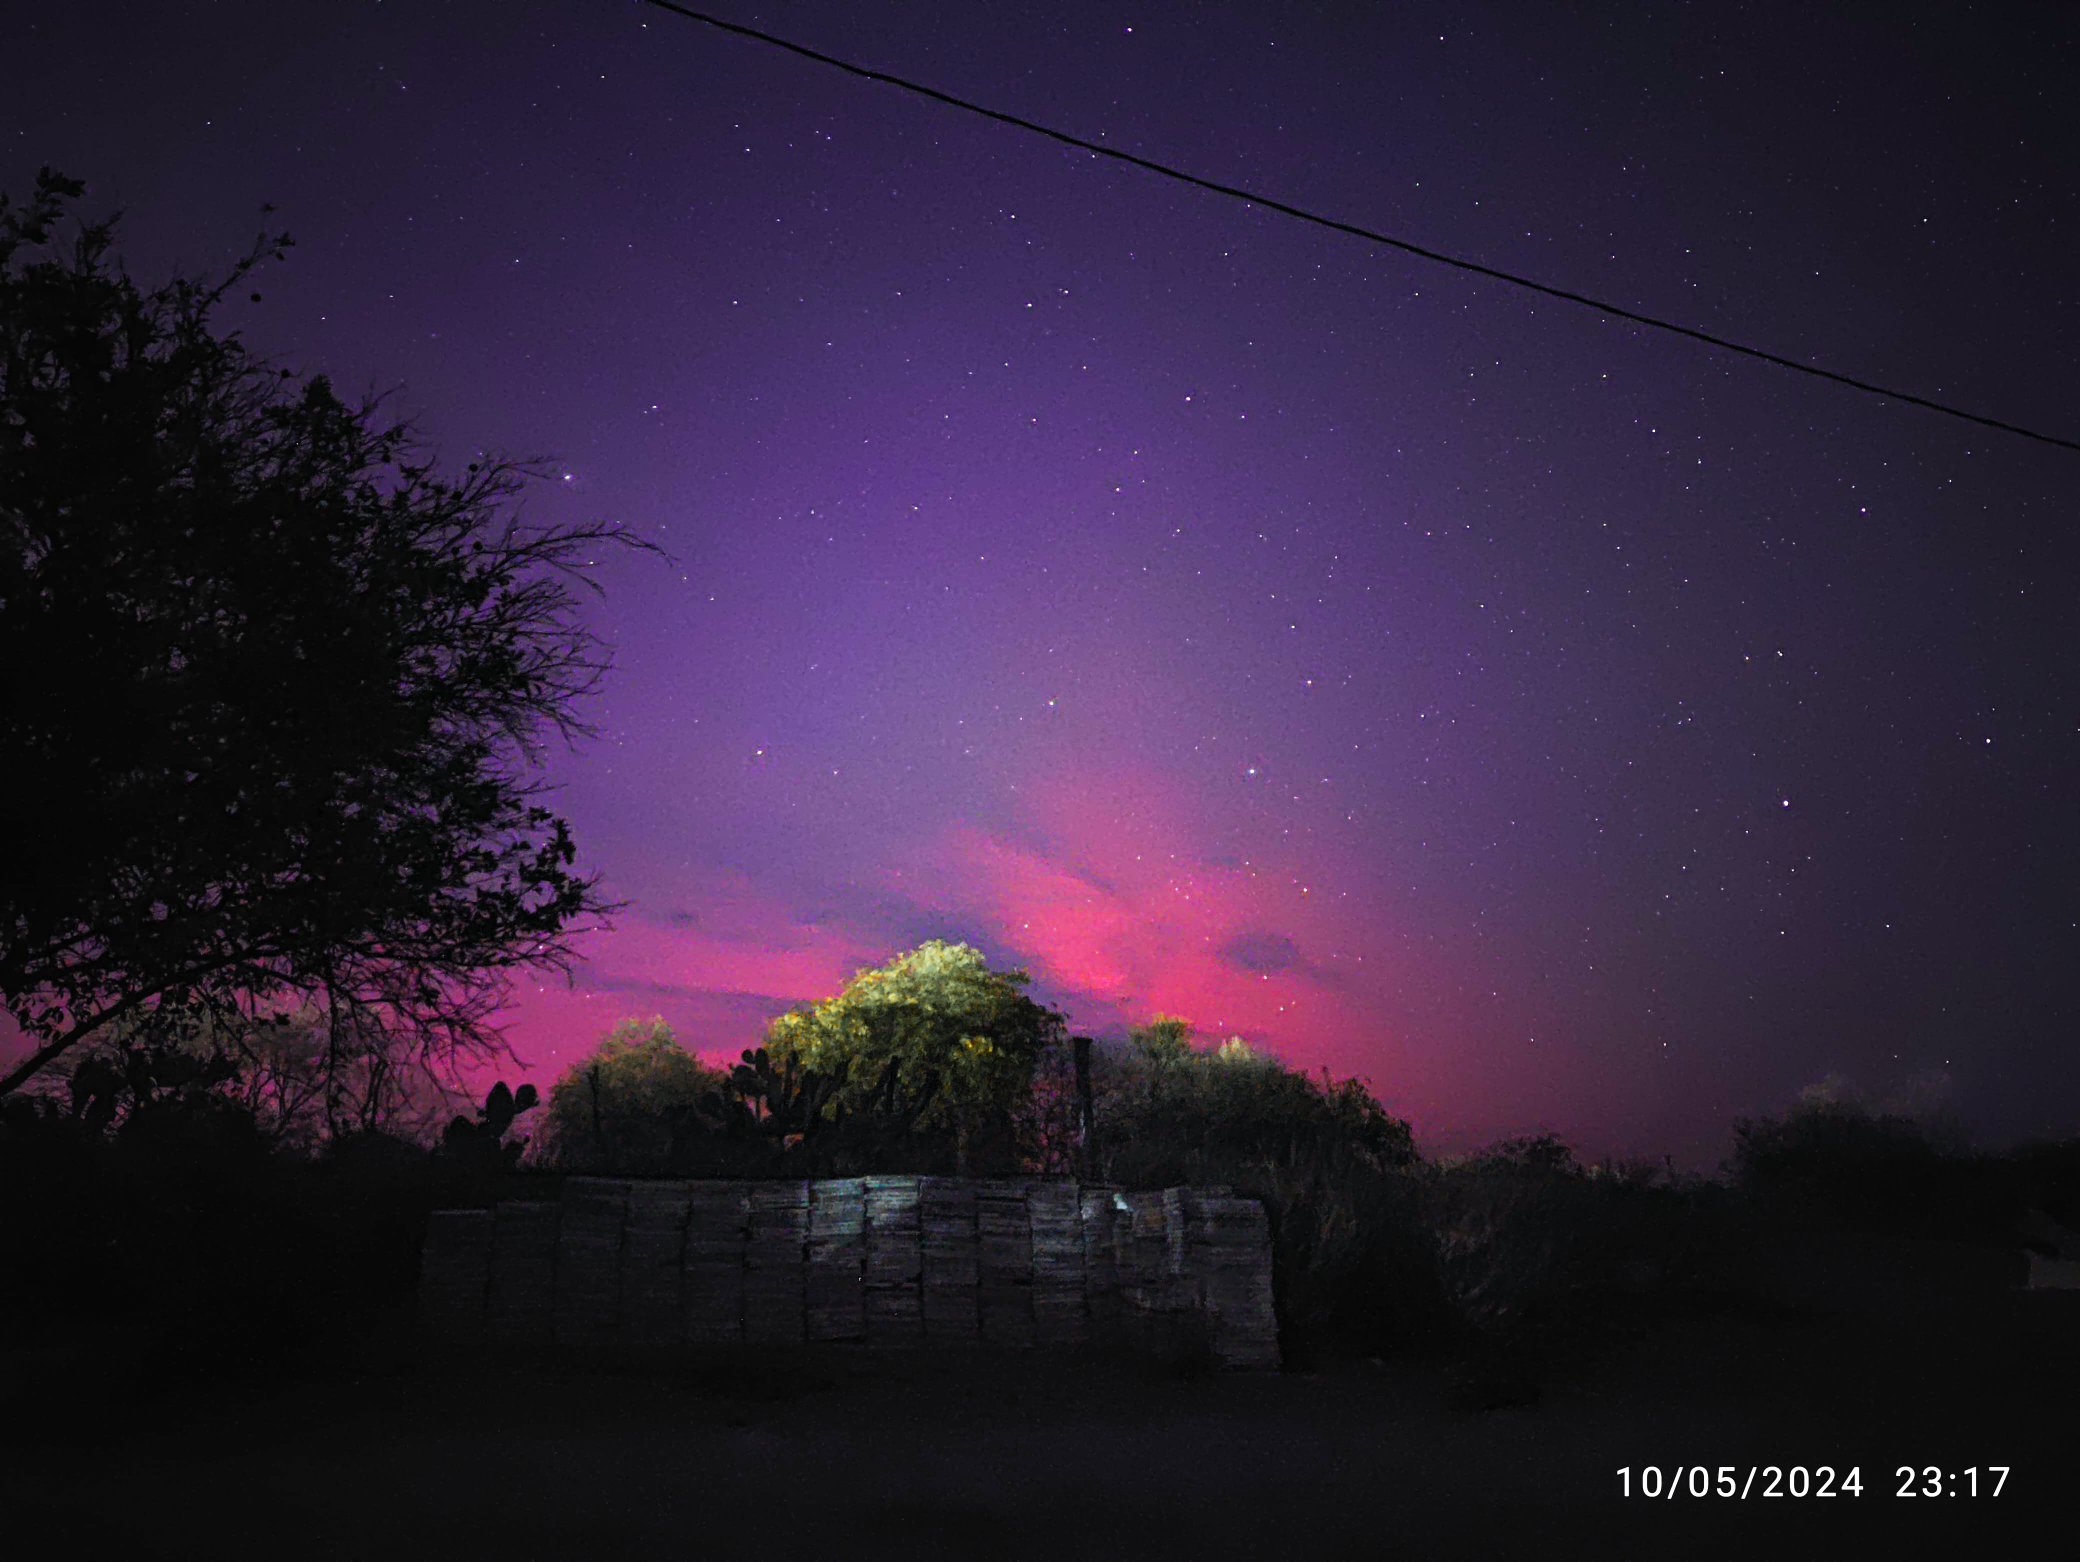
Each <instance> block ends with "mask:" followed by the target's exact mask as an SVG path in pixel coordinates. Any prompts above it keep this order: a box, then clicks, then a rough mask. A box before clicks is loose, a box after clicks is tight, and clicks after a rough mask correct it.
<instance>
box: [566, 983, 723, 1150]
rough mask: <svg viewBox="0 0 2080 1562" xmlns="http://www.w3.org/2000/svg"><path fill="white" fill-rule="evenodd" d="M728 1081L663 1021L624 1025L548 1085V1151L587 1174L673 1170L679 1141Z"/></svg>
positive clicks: (659, 1018) (636, 1021) (656, 1017)
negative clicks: (706, 1100) (705, 1100)
mask: <svg viewBox="0 0 2080 1562" xmlns="http://www.w3.org/2000/svg"><path fill="white" fill-rule="evenodd" d="M724 1084H725V1079H724V1076H723V1074H722V1073H721V1072H720V1071H719V1070H717V1069H712V1068H709V1067H708V1066H707V1065H706V1064H705V1063H703V1062H701V1060H700V1059H699V1058H697V1057H695V1056H694V1055H693V1054H692V1053H690V1052H688V1051H687V1050H686V1049H685V1048H684V1047H682V1046H680V1045H679V1041H678V1038H677V1037H675V1036H674V1035H673V1034H672V1028H671V1026H669V1025H667V1024H666V1023H665V1022H664V1019H663V1017H662V1016H659V1015H653V1016H651V1017H650V1018H648V1019H628V1020H623V1021H622V1022H621V1023H620V1024H619V1025H616V1026H615V1027H614V1028H613V1029H612V1030H611V1031H609V1032H608V1033H607V1034H606V1035H605V1036H603V1037H602V1038H601V1039H600V1043H599V1045H598V1046H596V1047H595V1048H593V1050H592V1051H591V1052H590V1053H588V1054H587V1055H586V1056H585V1057H583V1058H580V1059H579V1060H578V1061H577V1062H575V1063H573V1064H571V1065H570V1067H568V1068H566V1069H565V1070H564V1071H563V1073H562V1074H560V1075H559V1076H558V1077H557V1080H556V1083H555V1084H553V1085H551V1086H550V1087H549V1110H548V1114H547V1118H548V1120H547V1123H546V1126H545V1127H544V1130H543V1132H544V1133H545V1135H546V1136H547V1140H548V1154H549V1156H550V1157H551V1158H552V1159H554V1160H555V1161H556V1162H557V1163H558V1164H560V1165H564V1166H571V1167H578V1168H582V1169H584V1170H587V1171H617V1172H662V1171H667V1170H670V1169H672V1162H673V1150H674V1145H675V1142H676V1141H677V1140H678V1139H680V1138H683V1136H684V1134H685V1132H686V1131H687V1126H688V1125H689V1124H690V1123H691V1121H692V1120H693V1115H694V1114H695V1113H696V1112H698V1111H699V1110H700V1107H701V1102H702V1099H703V1098H704V1097H707V1096H710V1095H712V1094H713V1093H715V1092H716V1091H718V1090H720V1089H721V1088H722V1087H723V1085H724Z"/></svg>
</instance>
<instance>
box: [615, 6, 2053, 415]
mask: <svg viewBox="0 0 2080 1562" xmlns="http://www.w3.org/2000/svg"><path fill="white" fill-rule="evenodd" d="M644 4H646V5H650V6H654V7H656V8H657V9H658V10H660V11H669V12H671V14H672V15H674V16H680V17H684V18H685V19H686V20H687V21H689V22H700V23H702V24H704V25H706V26H708V27H713V28H715V29H716V30H717V31H720V32H726V33H734V34H736V35H737V36H738V37H741V38H751V39H755V40H756V41H758V42H759V43H764V44H770V45H772V46H773V47H774V48H776V49H785V50H786V51H787V52H788V53H789V54H796V55H800V56H801V57H802V58H803V59H805V60H814V61H815V62H816V63H817V64H819V65H829V66H832V67H834V68H836V69H838V70H841V71H844V72H845V73H846V74H848V75H851V76H858V77H860V78H861V79H863V80H866V81H878V82H881V83H883V84H884V85H886V86H890V87H900V88H901V89H902V90H903V91H905V92H910V93H915V94H916V95H917V96H918V97H921V98H929V99H931V100H932V101H933V102H934V103H943V104H945V105H946V106H947V107H948V108H957V109H961V110H963V111H964V112H966V113H969V114H978V115H980V116H981V117H982V118H984V119H993V120H995V121H996V122H997V123H998V124H1000V125H1010V126H1012V127H1013V128H1015V129H1018V130H1025V131H1030V132H1031V133H1032V134H1034V135H1036V136H1045V137H1046V138H1047V139H1048V140H1050V141H1058V142H1060V143H1061V144H1062V145H1063V146H1071V147H1075V148H1076V149H1077V150H1078V151H1081V152H1089V153H1091V154H1092V155H1093V156H1096V157H1109V158H1111V159H1112V160H1113V161H1114V162H1117V163H1129V164H1131V165H1132V166H1134V167H1136V168H1140V169H1144V170H1146V171H1147V172H1149V173H1152V174H1160V175H1161V176H1162V177H1163V178H1165V179H1174V180H1176V181H1177V182H1178V183H1180V184H1188V185H1191V186H1193V187H1194V188H1196V189H1200V190H1208V191H1211V192H1212V193H1213V194H1215V195H1225V196H1228V197H1229V198H1230V199H1233V200H1238V201H1247V202H1248V203H1249V204H1251V205H1253V206H1262V207H1265V208H1267V209H1268V210H1271V211H1275V212H1280V213H1283V214H1284V215H1285V216H1288V217H1297V218H1298V219H1299V220H1300V221H1302V222H1309V223H1313V224H1314V225H1315V226H1316V227H1318V228H1328V229H1330V230H1332V231H1334V232H1336V233H1347V234H1349V235H1350V236H1351V237H1353V238H1359V239H1365V240H1367V241H1368V242H1370V243H1373V244H1384V245H1386V246H1387V247H1388V248H1389V249H1397V250H1400V251H1401V252H1402V253H1403V254H1407V255H1414V256H1416V257H1417V258H1418V259H1420V260H1429V261H1435V262H1436V263H1437V264H1439V265H1441V266H1450V267H1452V268H1454V269H1455V270H1459V271H1467V272H1471V273H1472V274H1473V275H1475V276H1478V277H1488V278H1490V279H1491V280H1493V281H1496V282H1507V283H1509V284H1510V285H1511V286H1512V287H1520V288H1525V289H1527V290H1528V291H1530V292H1533V293H1541V294H1544V295H1545V296H1546V297H1547V298H1557V299H1560V300H1562V301H1564V302H1566V303H1570V304H1580V305H1582V306H1583V307H1584V308H1587V309H1593V310H1595V311H1597V313H1599V314H1604V315H1611V316H1614V317H1615V318H1617V319H1620V320H1630V321H1631V322H1633V323H1634V324H1635V325H1644V326H1651V327H1652V328H1653V329H1655V330H1657V331H1667V332H1670V333H1671V334H1673V335H1676V336H1686V337H1688V338H1689V339H1690V340H1691V341H1693V342H1703V343H1704V344H1705V345H1706V346H1707V347H1716V348H1718V349H1720V350H1721V351H1722V352H1729V353H1738V354H1739V355H1740V356H1742V357H1743V358H1754V359H1758V360H1760V361H1761V362H1763V363H1770V364H1775V365H1776V366H1777V367H1778V368H1780V369H1790V370H1793V371H1795V372H1796V373H1799V374H1805V375H1810V376H1812V377H1813V378H1814V379H1816V380H1826V381H1829V382H1830V383H1832V384H1835V385H1846V386H1847V387H1848V388H1849V389H1851V390H1859V391H1863V392H1865V393H1866V394H1868V395H1872V396H1882V397H1885V398H1886V399H1887V400H1890V401H1902V402H1905V403H1907V404H1908V405H1909V406H1914V407H1925V408H1927V409H1928V410H1929V411H1930V412H1940V413H1942V414H1943V415H1944V416H1945V417H1951V418H1959V419H1962V420H1963V421H1964V422H1966V423H1976V424H1978V425H1979V426H1980V427H1982V428H1992V429H1999V430H2000V431H2001V432H2002V433H2004V434H2017V435H2020V436H2021V437H2022V438H2024V439H2033V440H2035V441H2037V442H2038V443H2039V444H2044V445H2053V446H2056V447H2057V448H2058V449H2060V450H2073V451H2080V440H2072V439H2063V438H2060V437H2059V436H2058V435H2056V434H2046V433H2043V432H2041V431H2040V430H2037V429H2033V428H2024V427H2023V426H2022V425H2021V424H2019V423H2009V422H2005V421H2004V420H2002V419H2000V418H1990V417H1987V416H1986V415H1985V414H1983V413H1978V412H1968V411H1966V410H1965V409H1964V408H1962V407H1953V406H1951V405H1949V404H1948V403H1947V402H1941V401H1933V400H1931V399H1930V398H1928V397H1926V396H1916V395H1914V394H1912V393H1911V392H1908V391H1902V390H1892V389H1890V388H1888V387H1886V386H1883V385H1875V384H1873V383H1871V382H1870V381H1869V380H1859V379H1857V378H1855V377H1854V376H1853V375H1848V374H1838V373H1836V372H1835V371H1834V370H1832V369H1823V368H1820V367H1819V366H1817V365H1815V364H1810V363H1800V362H1799V361H1798V360H1797V359H1796V358H1786V357H1784V356H1783V355H1782V354H1781V353H1773V352H1769V351H1767V350H1765V349H1763V348H1760V347H1750V346H1748V345H1746V344H1745V343H1742V342H1735V341H1730V340H1728V339H1727V338H1726V337H1723V336H1714V335H1713V334H1712V333H1711V332H1709V331H1700V330H1698V329H1697V328H1696V327H1694V326H1687V325H1679V324H1677V323H1676V322H1675V321H1673V320H1663V319H1660V318H1659V317H1657V316H1655V315H1648V314H1642V313H1640V312H1639V311H1638V310H1636V309H1627V308H1625V307H1623V306H1622V305H1619V304H1613V303H1608V302H1606V301H1605V300H1603V299H1600V298H1591V297H1590V296H1589V295H1588V294H1586V293H1576V292H1573V291H1571V290H1570V289H1568V288H1564V287H1555V286H1554V285H1553V284H1552V283H1550V282H1540V281H1537V280H1535V279H1533V278H1531V277H1525V276H1519V275H1517V274H1516V273H1515V272H1512V271H1503V270H1501V269H1499V268H1497V267H1495V266H1484V265H1482V264H1481V263H1480V262H1479V261H1475V260H1466V259H1464V258H1462V257H1460V256H1457V255H1447V254H1445V253H1444V252H1443V251H1441V250H1434V249H1428V248H1426V247H1424V246H1423V245H1421V244H1412V243H1410V242H1409V241H1408V240H1407V239H1397V238H1395V237H1393V236H1392V235H1391V234H1386V233H1380V232H1378V231H1376V230H1375V229H1372V228H1366V227H1361V226H1360V225H1359V224H1357V223H1354V222H1342V221H1340V220H1338V219H1337V218H1334V217H1324V216H1322V215H1321V214H1320V213H1319V212H1311V211H1308V210H1307V209H1306V208H1305V207H1301V206H1294V205H1291V204H1290V203H1288V202H1285V201H1279V200H1274V199H1272V198H1271V197H1270V196H1268V195H1259V194H1257V193H1256V192H1255V191H1253V190H1245V189H1242V188H1240V187H1239V186H1236V185H1232V184H1221V183H1220V182H1218V181H1217V180H1213V179H1204V178H1201V177H1200V176H1199V175H1197V174H1192V173H1186V172H1185V171H1184V170H1183V169H1181V168H1172V167H1170V166H1169V165H1168V164H1166V163H1158V162H1156V161H1154V160H1153V159H1151V158H1146V157H1137V156H1136V155H1135V154H1134V153H1132V152H1123V151H1121V150H1120V149H1119V148H1118V147H1112V146H1104V145H1102V144H1100V143H1098V142H1095V141H1086V140H1085V139H1084V138H1083V137H1081V136H1074V135H1071V134H1069V132H1068V131H1066V130H1056V129H1054V128H1053V127H1051V126H1048V125H1042V124H1039V123H1037V122H1036V121H1034V120H1030V119H1021V118H1020V117H1019V116H1018V115H1016V114H1007V113H1005V112H1004V111H1003V110H1002V109H994V108H988V107H985V106H984V105H982V104H980V103H972V102H970V101H969V100H968V99H966V98H957V97H955V96H954V95H953V94H952V93H950V92H941V91H939V90H938V89H937V88H936V87H927V86H925V85H923V84H922V83H921V82H915V81H910V80H907V79H906V78H904V77H901V76H893V75H890V74H889V73H888V72H887V71H878V70H874V69H871V68H870V67H868V66H865V65H855V64H853V63H852V62H851V61H849V60H841V59H839V58H837V57H836V56H835V55H830V54H824V53H822V52H821V51H819V50H816V49H812V48H810V47H808V46H807V45H806V44H799V43H795V42H792V41H791V40H789V39H786V38H781V37H777V36H775V35H774V34H772V33H768V32H761V31H759V29H757V28H756V27H746V26H744V25H743V24H742V23H740V22H726V21H724V20H723V19H722V18H721V17H719V16H710V15H709V14H708V13H707V12H705V11H696V10H694V9H692V8H691V7H689V6H683V5H675V4H673V3H672V0H644Z"/></svg>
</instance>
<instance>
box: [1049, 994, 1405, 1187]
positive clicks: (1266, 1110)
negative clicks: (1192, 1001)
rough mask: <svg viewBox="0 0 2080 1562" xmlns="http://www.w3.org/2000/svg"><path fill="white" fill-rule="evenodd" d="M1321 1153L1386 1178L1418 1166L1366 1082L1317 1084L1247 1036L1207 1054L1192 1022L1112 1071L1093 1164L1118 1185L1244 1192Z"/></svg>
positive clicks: (1132, 1042)
mask: <svg viewBox="0 0 2080 1562" xmlns="http://www.w3.org/2000/svg"><path fill="white" fill-rule="evenodd" d="M1322 1154H1326V1155H1328V1156H1330V1157H1331V1158H1334V1159H1343V1158H1354V1159H1356V1160H1358V1161H1362V1162H1363V1163H1365V1164H1367V1165H1371V1166H1375V1167H1380V1168H1391V1167H1400V1166H1406V1165H1409V1164H1411V1163H1413V1162H1414V1160H1415V1158H1416V1153H1415V1140H1414V1137H1413V1135H1412V1134H1411V1132H1410V1130H1409V1126H1408V1124H1407V1123H1405V1122H1403V1121H1402V1120H1401V1119H1399V1118H1397V1117H1394V1116H1392V1115H1391V1114H1389V1113H1388V1112H1387V1110H1386V1109H1385V1108H1384V1107H1382V1106H1381V1105H1380V1104H1379V1102H1378V1101H1377V1100H1376V1099H1374V1097H1373V1095H1372V1093H1371V1091H1369V1090H1368V1089H1366V1087H1365V1085H1364V1084H1363V1082H1362V1081H1359V1080H1356V1079H1344V1080H1331V1079H1329V1078H1328V1077H1327V1076H1326V1075H1324V1076H1323V1077H1322V1078H1321V1079H1316V1078H1314V1077H1312V1076H1310V1075H1307V1074H1303V1073H1300V1072H1298V1071H1297V1070H1294V1069H1289V1068H1287V1067H1286V1066H1285V1064H1284V1063H1282V1062H1280V1061H1279V1060H1278V1059H1277V1058H1276V1057H1273V1056H1271V1055H1270V1054H1268V1053H1263V1052H1259V1051H1257V1050H1256V1049H1255V1048H1253V1047H1251V1046H1250V1045H1249V1044H1248V1043H1247V1042H1245V1041H1244V1040H1243V1039H1242V1038H1241V1037H1239V1036H1231V1037H1229V1038H1228V1039H1227V1040H1225V1041H1223V1042H1221V1043H1220V1044H1219V1045H1217V1046H1215V1047H1212V1048H1209V1049H1202V1048H1200V1047H1198V1046H1197V1045H1196V1044H1195V1040H1194V1036H1193V1031H1192V1027H1191V1024H1190V1022H1188V1021H1186V1020H1182V1019H1178V1018H1176V1017H1174V1016H1158V1017H1157V1018H1156V1019H1155V1020H1154V1021H1153V1022H1151V1023H1150V1024H1148V1025H1145V1026H1141V1027H1138V1028H1137V1029H1135V1030H1134V1031H1133V1032H1131V1033H1130V1035H1129V1038H1128V1045H1127V1047H1126V1048H1125V1049H1124V1050H1115V1051H1114V1052H1113V1053H1112V1054H1111V1055H1110V1056H1109V1057H1108V1058H1107V1059H1106V1060H1105V1067H1104V1068H1103V1069H1102V1071H1101V1073H1100V1077H1099V1085H1098V1103H1097V1113H1096V1122H1095V1125H1094V1131H1093V1135H1092V1142H1091V1144H1090V1146H1089V1149H1088V1156H1089V1159H1090V1161H1091V1163H1092V1164H1093V1165H1094V1166H1096V1167H1097V1168H1099V1169H1100V1170H1102V1171H1103V1172H1104V1174H1105V1175H1107V1176H1108V1177H1112V1178H1115V1179H1117V1180H1122V1181H1128V1182H1135V1183H1143V1184H1147V1185H1155V1184H1158V1183H1161V1182H1164V1181H1173V1182H1188V1181H1207V1182H1233V1181H1235V1180H1236V1179H1237V1177H1238V1176H1241V1175H1242V1174H1243V1173H1244V1172H1246V1171H1247V1170H1249V1169H1251V1168H1254V1167H1259V1166H1262V1165H1265V1164H1269V1163H1272V1162H1277V1161H1280V1160H1292V1159H1294V1158H1296V1157H1311V1156H1319V1155H1322Z"/></svg>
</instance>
